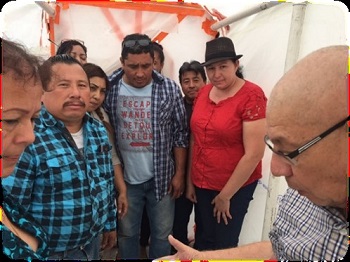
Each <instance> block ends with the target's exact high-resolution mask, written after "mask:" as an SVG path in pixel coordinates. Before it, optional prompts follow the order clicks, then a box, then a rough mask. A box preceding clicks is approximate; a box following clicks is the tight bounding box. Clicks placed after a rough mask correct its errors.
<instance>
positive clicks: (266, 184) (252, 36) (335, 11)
mask: <svg viewBox="0 0 350 262" xmlns="http://www.w3.org/2000/svg"><path fill="white" fill-rule="evenodd" d="M304 4H305V5H306V9H305V17H304V21H303V23H302V27H301V28H300V32H298V33H300V34H301V35H300V44H298V46H297V48H298V53H299V55H298V57H297V59H296V61H295V62H297V61H298V60H300V59H301V58H303V57H304V56H306V55H307V54H309V53H310V52H312V51H314V50H316V49H318V48H321V47H325V46H329V45H339V44H341V45H346V36H347V31H346V25H347V20H346V19H347V16H346V15H347V8H346V7H345V5H339V4H337V3H333V4H311V3H307V2H305V3H304ZM295 7H296V6H295V4H293V3H282V4H280V5H277V6H274V7H271V8H269V9H267V10H264V11H261V12H259V13H257V14H254V15H251V16H249V17H246V18H244V19H241V20H238V21H236V22H233V23H231V24H230V27H231V30H230V32H229V33H228V34H227V36H228V37H230V38H231V39H232V40H233V42H234V44H235V48H236V52H237V53H240V54H243V57H242V58H241V59H240V65H241V66H243V74H244V76H245V78H246V79H249V80H251V81H253V82H255V83H257V84H258V85H260V86H261V87H262V88H263V90H264V92H265V94H266V96H267V97H269V95H270V92H271V90H272V88H273V86H274V85H275V84H276V83H277V81H278V80H279V79H280V78H281V77H282V75H283V74H284V73H285V71H286V70H287V69H288V68H287V65H286V58H287V56H288V55H289V53H288V52H289V51H288V46H290V45H293V44H294V43H290V41H293V39H291V40H290V34H291V31H290V28H291V26H292V23H295V22H296V21H293V19H295V18H293V9H294V8H295ZM286 106H288V105H287V104H286ZM344 110H346V109H345V108H344ZM271 156H272V153H271V151H270V150H269V149H266V150H265V155H264V158H263V178H262V179H261V181H260V183H259V184H258V186H257V189H256V192H255V194H254V200H253V201H252V202H251V204H250V206H249V210H248V213H247V215H246V218H245V221H244V224H243V227H242V232H241V235H240V242H239V245H243V244H247V243H251V242H256V241H260V240H262V239H268V232H269V229H270V228H271V226H272V223H273V221H274V218H275V215H276V212H277V205H278V200H279V199H280V197H281V195H282V194H283V193H284V192H285V190H286V188H287V184H286V182H285V179H284V178H282V177H280V178H274V177H273V176H271V174H270V173H271V172H270V161H271ZM276 180H277V181H278V182H277V183H276V182H275V181H276ZM275 196H277V198H276V197H275ZM233 216H234V215H233Z"/></svg>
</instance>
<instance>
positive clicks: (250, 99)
mask: <svg viewBox="0 0 350 262" xmlns="http://www.w3.org/2000/svg"><path fill="white" fill-rule="evenodd" d="M212 87H213V86H212V84H208V85H206V86H204V87H203V88H202V89H201V90H200V91H199V93H198V96H197V98H196V100H195V102H194V108H193V113H192V118H191V131H192V134H193V137H194V146H193V152H192V167H191V178H192V182H193V184H194V185H195V186H197V187H199V188H205V189H211V190H218V191H221V189H222V188H223V187H224V186H225V184H226V182H227V181H228V179H229V178H230V177H231V175H232V173H233V171H234V169H235V167H236V166H237V164H238V162H239V160H240V159H241V158H242V156H243V155H244V146H243V125H242V124H243V121H254V120H258V119H262V118H265V112H266V102H267V98H266V97H265V94H264V92H263V90H262V89H261V88H260V87H259V86H257V85H256V84H254V83H252V82H249V81H247V80H245V84H244V85H243V87H242V88H241V89H240V90H239V91H238V92H237V93H236V94H235V95H234V96H232V97H229V98H227V99H225V100H223V101H220V102H219V103H218V104H216V103H214V102H213V101H211V100H210V99H209V92H210V90H211V89H212ZM261 177H262V174H261V161H260V162H259V164H258V165H257V167H256V168H255V170H254V172H253V173H252V174H251V176H250V177H249V179H248V181H247V182H246V183H245V184H244V185H248V184H250V183H252V182H254V181H256V180H258V179H259V178H261Z"/></svg>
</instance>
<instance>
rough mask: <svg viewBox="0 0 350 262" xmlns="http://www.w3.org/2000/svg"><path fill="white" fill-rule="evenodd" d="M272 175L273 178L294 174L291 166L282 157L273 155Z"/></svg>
mask: <svg viewBox="0 0 350 262" xmlns="http://www.w3.org/2000/svg"><path fill="white" fill-rule="evenodd" d="M271 173H272V175H273V176H276V177H280V176H291V175H292V174H293V172H292V168H291V165H290V164H289V163H288V162H287V160H286V159H284V158H283V157H281V156H278V155H276V154H272V159H271Z"/></svg>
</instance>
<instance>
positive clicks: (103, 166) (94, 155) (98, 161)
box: [86, 143, 113, 177]
mask: <svg viewBox="0 0 350 262" xmlns="http://www.w3.org/2000/svg"><path fill="white" fill-rule="evenodd" d="M86 161H87V163H88V165H89V167H90V168H89V169H91V170H92V172H93V176H94V177H95V176H97V177H104V176H106V175H109V173H110V172H111V169H113V166H112V145H111V144H110V143H101V144H100V145H92V146H90V149H89V150H88V152H87V153H86ZM112 171H113V170H112Z"/></svg>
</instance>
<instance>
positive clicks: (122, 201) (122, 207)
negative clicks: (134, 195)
mask: <svg viewBox="0 0 350 262" xmlns="http://www.w3.org/2000/svg"><path fill="white" fill-rule="evenodd" d="M117 207H118V218H119V219H122V218H123V217H124V216H125V215H126V213H127V212H128V198H127V196H126V193H124V194H119V196H118V200H117Z"/></svg>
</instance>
